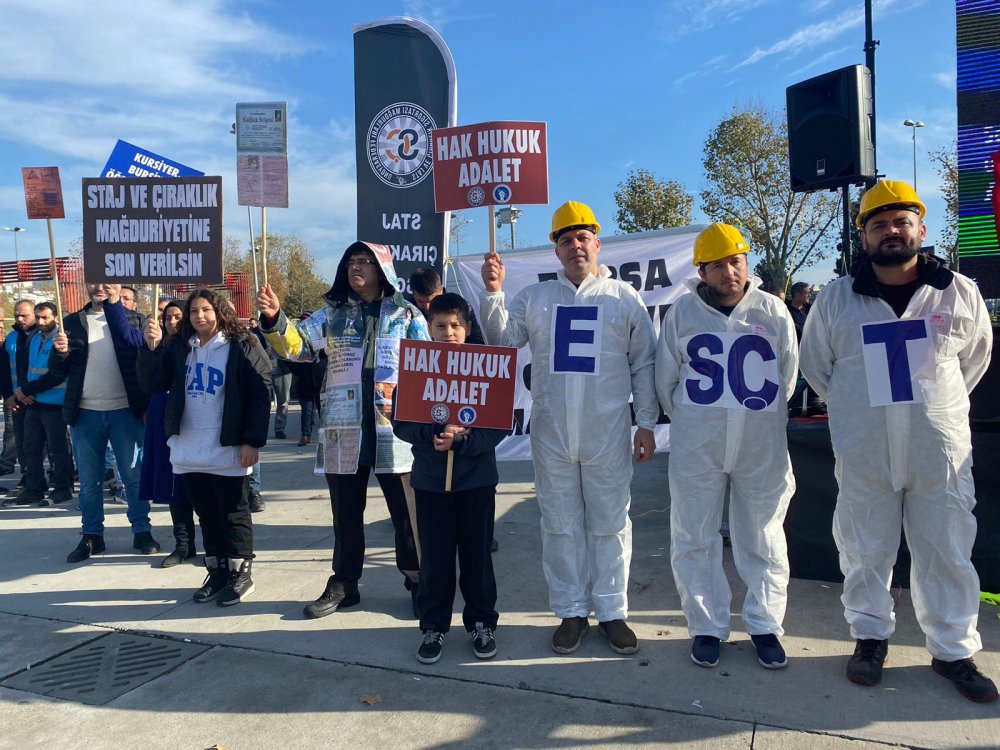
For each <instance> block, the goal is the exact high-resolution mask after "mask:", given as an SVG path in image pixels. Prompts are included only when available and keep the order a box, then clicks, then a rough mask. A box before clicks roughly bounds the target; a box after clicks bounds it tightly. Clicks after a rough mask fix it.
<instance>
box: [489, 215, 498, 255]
mask: <svg viewBox="0 0 1000 750" xmlns="http://www.w3.org/2000/svg"><path fill="white" fill-rule="evenodd" d="M496 254H497V212H496V208H494V207H493V206H492V205H491V206H490V255H496Z"/></svg>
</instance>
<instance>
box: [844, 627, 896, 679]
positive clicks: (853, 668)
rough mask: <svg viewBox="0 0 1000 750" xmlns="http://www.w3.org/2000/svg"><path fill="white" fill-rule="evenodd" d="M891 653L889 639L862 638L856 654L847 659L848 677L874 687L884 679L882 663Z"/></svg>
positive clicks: (856, 647)
mask: <svg viewBox="0 0 1000 750" xmlns="http://www.w3.org/2000/svg"><path fill="white" fill-rule="evenodd" d="M888 654H889V641H888V640H884V641H880V640H876V639H875V638H860V639H858V642H857V644H855V646H854V655H853V656H852V657H851V658H850V659H848V660H847V679H849V680H850V681H851V682H853V683H855V684H858V685H867V686H868V687H872V686H874V685H878V684H879V683H880V682H881V681H882V665H883V664H885V658H886V656H887V655H888Z"/></svg>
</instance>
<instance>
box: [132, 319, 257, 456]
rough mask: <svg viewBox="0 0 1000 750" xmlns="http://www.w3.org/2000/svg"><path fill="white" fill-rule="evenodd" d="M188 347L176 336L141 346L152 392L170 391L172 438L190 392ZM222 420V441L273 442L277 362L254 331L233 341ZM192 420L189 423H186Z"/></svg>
mask: <svg viewBox="0 0 1000 750" xmlns="http://www.w3.org/2000/svg"><path fill="white" fill-rule="evenodd" d="M188 353H189V352H188V348H187V346H186V345H185V343H184V342H183V341H181V340H180V339H178V338H177V337H173V338H170V339H168V340H167V341H165V342H164V343H163V344H161V345H160V346H159V347H157V348H156V349H155V350H154V351H149V349H145V348H143V349H140V350H139V366H138V375H139V382H140V383H141V384H142V387H143V388H144V389H145V390H146V391H147V392H149V393H162V392H164V391H169V395H168V396H167V407H166V413H165V415H164V430H165V432H166V436H167V438H170V437H171V436H173V435H177V434H178V433H180V431H181V426H182V424H185V423H184V422H183V419H184V407H185V397H186V385H187V383H186V375H187V363H188V362H187V361H188ZM225 368H226V371H225V381H224V382H225V385H224V387H223V388H224V393H225V396H224V399H223V407H222V425H221V429H220V431H219V435H218V442H219V444H220V445H223V446H237V445H252V446H253V447H254V448H260V447H261V446H263V445H264V444H265V443H266V442H267V428H268V421H269V419H270V414H271V365H270V362H269V360H268V358H267V355H266V354H265V353H264V350H263V348H261V346H260V345H259V343H258V342H257V341H256V340H254V339H253V338H250V337H248V336H242V337H240V339H239V340H238V341H232V342H229V353H228V356H227V358H226V363H225ZM185 426H186V424H185Z"/></svg>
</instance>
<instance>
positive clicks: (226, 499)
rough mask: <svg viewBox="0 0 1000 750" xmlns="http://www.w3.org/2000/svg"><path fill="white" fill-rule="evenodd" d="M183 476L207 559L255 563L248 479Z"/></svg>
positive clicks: (193, 473) (196, 473) (215, 475)
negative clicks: (238, 560) (196, 515)
mask: <svg viewBox="0 0 1000 750" xmlns="http://www.w3.org/2000/svg"><path fill="white" fill-rule="evenodd" d="M181 476H182V477H184V486H185V488H186V489H187V494H188V497H189V498H190V499H191V502H192V503H193V504H194V509H195V511H196V512H197V513H198V523H199V524H201V541H202V544H203V545H204V546H205V555H206V557H217V558H223V557H225V558H228V559H231V560H232V559H243V560H252V559H253V556H254V555H253V522H252V521H251V520H250V503H249V501H248V500H247V492H246V489H245V487H244V485H245V484H246V483H247V477H221V476H219V475H217V474H202V473H200V472H192V473H190V474H182V475H181ZM171 507H173V506H171Z"/></svg>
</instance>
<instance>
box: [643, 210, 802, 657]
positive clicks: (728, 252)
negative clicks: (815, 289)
mask: <svg viewBox="0 0 1000 750" xmlns="http://www.w3.org/2000/svg"><path fill="white" fill-rule="evenodd" d="M749 250H750V248H749V246H748V245H747V242H746V240H745V239H744V238H743V236H742V235H741V234H740V231H739V230H738V229H737V228H736V227H734V226H730V225H729V224H712V225H711V226H710V227H708V228H707V229H705V230H704V231H703V232H702V233H701V234H699V235H698V237H697V239H696V240H695V244H694V265H696V266H698V276H699V279H691V280H690V281H688V286H689V288H690V290H691V294H686V295H684V296H682V297H681V298H680V299H678V300H677V302H676V303H674V305H673V306H672V307H671V308H670V310H669V311H668V312H667V315H666V317H665V318H664V319H663V324H662V325H661V327H660V341H659V344H658V346H657V349H656V392H657V394H658V395H659V398H660V404H661V405H662V406H663V410H664V412H666V413H667V415H668V416H669V417H670V471H669V474H668V477H669V481H670V563H671V566H672V568H673V572H674V581H675V582H676V584H677V590H678V592H679V593H680V595H681V607H682V608H683V610H684V616H685V617H686V618H687V623H688V633H689V634H690V635H691V637H692V638H693V639H694V641H693V643H692V646H691V660H692V661H694V663H695V664H697V665H698V666H701V667H714V666H716V665H717V664H718V663H719V644H720V642H721V641H724V640H727V639H728V638H729V620H730V615H729V611H730V603H731V599H732V594H731V592H730V589H729V583H728V582H727V580H726V573H725V571H724V570H723V568H722V544H723V540H722V537H721V535H720V534H719V526H720V524H721V522H722V510H723V502H724V500H725V495H726V487H727V486H728V487H729V493H730V505H729V534H730V539H731V541H732V546H733V559H734V561H735V563H736V570H737V572H738V573H739V575H740V578H741V579H742V580H743V583H745V584H746V587H747V594H746V597H745V599H744V601H743V621H744V622H745V623H746V628H747V632H748V633H749V635H750V639H751V641H752V642H753V645H754V648H755V649H756V652H757V661H758V662H759V663H760V665H761V666H762V667H765V668H766V669H781V668H782V667H785V666H787V664H788V661H787V659H786V658H785V652H784V649H782V647H781V643H780V641H779V640H778V638H779V637H780V636H781V635H782V634H783V633H784V630H783V629H782V626H781V623H782V620H783V619H784V616H785V603H786V594H787V587H788V553H787V548H786V546H785V532H784V529H783V528H782V524H783V522H784V520H785V513H786V512H787V510H788V503H789V502H790V501H791V499H792V495H793V494H794V493H795V479H794V477H793V476H792V463H791V460H790V459H789V457H788V445H787V441H786V438H785V426H786V424H787V422H788V397H789V396H791V394H792V392H793V391H794V389H795V380H796V377H797V371H798V347H797V345H796V340H795V324H794V323H793V322H792V318H791V316H790V315H789V314H788V310H786V309H785V304H784V302H783V301H782V300H780V299H778V298H777V297H775V296H774V295H773V294H769V293H768V292H765V291H764V290H762V289H761V288H760V281H759V280H758V279H756V278H753V279H749V278H748V277H749V272H748V270H747V253H748V252H749Z"/></svg>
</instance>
